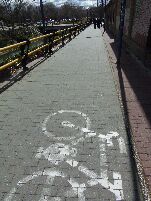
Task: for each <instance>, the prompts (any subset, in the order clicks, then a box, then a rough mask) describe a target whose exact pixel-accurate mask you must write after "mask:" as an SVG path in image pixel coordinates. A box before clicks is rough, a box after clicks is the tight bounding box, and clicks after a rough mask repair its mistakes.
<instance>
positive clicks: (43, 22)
mask: <svg viewBox="0 0 151 201" xmlns="http://www.w3.org/2000/svg"><path fill="white" fill-rule="evenodd" d="M40 11H41V20H42V32H43V34H44V33H45V16H44V6H43V2H42V0H40Z"/></svg>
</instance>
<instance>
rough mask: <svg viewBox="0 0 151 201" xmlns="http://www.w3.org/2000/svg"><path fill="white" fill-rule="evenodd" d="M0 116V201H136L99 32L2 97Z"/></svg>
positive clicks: (43, 65)
mask: <svg viewBox="0 0 151 201" xmlns="http://www.w3.org/2000/svg"><path fill="white" fill-rule="evenodd" d="M0 110H1V112H0V122H1V124H0V125H1V126H0V133H1V135H0V152H1V154H0V157H1V158H0V168H1V171H0V192H1V197H0V198H1V200H4V201H12V200H15V201H17V200H18V201H19V200H33V201H37V200H40V201H44V200H45V201H50V200H51V201H61V200H65V201H68V200H70V201H73V200H77V201H85V200H87V201H88V200H89V201H107V200H108V201H109V200H113V201H114V200H126V201H132V200H137V201H138V200H139V197H138V191H137V190H138V189H137V185H136V183H135V182H134V180H135V178H134V170H133V169H132V164H131V160H130V153H129V144H128V140H127V136H126V131H125V126H124V122H123V116H122V112H121V108H120V102H119V100H118V97H117V93H116V89H115V85H114V80H113V76H112V72H111V68H110V65H109V62H108V57H107V53H106V49H105V45H104V43H103V39H102V36H101V32H100V30H97V29H96V30H94V29H93V27H92V26H90V27H89V28H87V29H86V30H85V31H83V32H82V33H81V34H80V35H79V36H77V37H76V38H75V39H74V40H72V41H71V42H70V43H68V44H67V45H66V46H65V47H63V48H62V49H60V50H59V51H58V52H56V53H55V54H54V55H52V56H51V57H50V58H48V59H47V60H45V61H44V62H43V63H41V64H40V65H39V66H38V67H37V68H35V69H33V70H32V71H31V72H30V73H28V74H27V75H26V76H25V77H24V78H23V79H22V80H20V81H19V82H16V83H15V84H14V85H13V86H11V87H10V88H9V89H8V90H7V91H5V92H3V93H2V94H1V99H0Z"/></svg>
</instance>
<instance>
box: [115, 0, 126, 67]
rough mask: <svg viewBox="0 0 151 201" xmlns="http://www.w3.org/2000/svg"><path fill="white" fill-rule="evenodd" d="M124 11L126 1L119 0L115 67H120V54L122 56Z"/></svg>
mask: <svg viewBox="0 0 151 201" xmlns="http://www.w3.org/2000/svg"><path fill="white" fill-rule="evenodd" d="M125 9H126V0H121V9H120V25H119V41H118V57H117V66H118V67H120V61H121V54H122V42H123V29H124V20H125Z"/></svg>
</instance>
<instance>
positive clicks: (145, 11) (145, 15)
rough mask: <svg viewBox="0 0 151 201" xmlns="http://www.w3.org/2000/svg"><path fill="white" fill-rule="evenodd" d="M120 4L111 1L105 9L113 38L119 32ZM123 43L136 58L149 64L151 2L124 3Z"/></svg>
mask: <svg viewBox="0 0 151 201" xmlns="http://www.w3.org/2000/svg"><path fill="white" fill-rule="evenodd" d="M120 4H121V0H111V1H110V2H109V4H108V5H107V8H106V24H107V27H108V29H109V30H110V31H111V32H112V33H113V34H114V36H115V37H116V36H118V30H119V23H120ZM124 43H125V45H126V47H127V48H129V49H130V50H131V51H132V52H133V53H134V54H135V55H136V56H137V57H138V58H140V59H142V60H143V61H144V62H146V61H147V64H149V65H150V64H151V63H150V62H151V0H127V1H126V10H125V23H124ZM149 65H148V66H149ZM150 68H151V66H150Z"/></svg>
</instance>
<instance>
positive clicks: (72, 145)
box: [4, 110, 126, 201]
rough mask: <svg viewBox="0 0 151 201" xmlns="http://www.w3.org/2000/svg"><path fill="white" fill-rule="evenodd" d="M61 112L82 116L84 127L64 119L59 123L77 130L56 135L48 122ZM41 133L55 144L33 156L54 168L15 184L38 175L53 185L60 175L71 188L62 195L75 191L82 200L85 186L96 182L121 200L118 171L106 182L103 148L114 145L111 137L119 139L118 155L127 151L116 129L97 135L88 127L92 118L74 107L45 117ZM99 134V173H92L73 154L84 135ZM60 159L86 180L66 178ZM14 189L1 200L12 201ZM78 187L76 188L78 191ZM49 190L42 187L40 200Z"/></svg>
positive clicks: (104, 149)
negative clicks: (68, 134) (60, 166)
mask: <svg viewBox="0 0 151 201" xmlns="http://www.w3.org/2000/svg"><path fill="white" fill-rule="evenodd" d="M61 114H76V115H79V116H80V117H82V118H83V119H84V122H85V126H84V127H82V126H77V125H75V124H74V123H73V122H71V121H68V120H64V121H61V126H62V127H64V128H70V129H72V130H74V131H76V133H74V135H72V132H71V135H70V136H57V135H55V133H53V132H51V131H48V129H47V124H48V123H49V121H51V119H53V118H54V117H55V116H57V115H61ZM42 132H43V134H44V135H46V136H47V137H50V138H52V139H53V140H54V141H55V142H56V143H54V144H51V145H50V146H49V147H47V148H44V147H39V149H38V150H37V154H36V155H35V157H36V158H37V159H40V158H42V157H44V158H45V159H46V160H48V161H49V162H50V163H51V164H53V165H54V166H55V169H54V170H53V171H52V170H49V169H48V170H46V171H45V172H41V171H38V172H35V173H33V174H32V175H29V176H27V177H25V178H23V179H22V180H20V181H19V182H18V183H17V186H19V187H22V185H25V184H26V183H28V182H29V181H31V180H33V179H35V178H37V177H40V176H47V179H46V184H53V182H54V180H55V177H57V176H59V177H61V178H63V179H66V180H67V182H68V183H69V184H70V186H71V189H70V190H68V191H67V192H65V195H66V196H67V197H68V196H69V197H70V195H71V194H73V195H74V194H75V195H77V196H78V200H79V201H85V195H84V192H85V190H86V189H87V187H88V186H95V185H101V186H102V187H104V188H105V189H107V190H108V191H110V192H111V193H113V194H114V195H115V200H116V201H120V200H123V199H124V193H123V187H122V177H121V174H120V173H119V172H114V171H113V183H112V182H110V181H109V178H108V166H107V155H106V148H107V147H113V146H114V143H113V139H116V140H117V142H118V146H119V150H120V153H121V154H124V153H126V146H125V142H124V139H123V138H122V137H121V136H120V135H119V134H118V133H117V132H113V131H111V132H109V133H107V134H106V135H103V134H99V133H98V134H97V133H96V132H95V131H93V130H91V120H90V118H89V117H88V116H87V115H86V114H84V113H82V112H80V111H76V110H60V111H58V112H55V113H53V114H50V115H48V116H47V117H46V118H45V120H44V121H43V123H42ZM94 136H95V137H98V143H99V152H100V158H99V160H100V174H99V175H98V174H97V173H95V172H93V171H92V170H89V169H88V168H87V167H85V166H83V165H81V164H80V163H79V162H78V161H77V160H76V156H77V153H78V150H77V147H76V145H78V143H80V142H83V141H84V140H85V139H86V138H91V137H94ZM64 142H68V144H65V143H64ZM63 162H66V163H67V164H68V165H70V166H71V167H73V168H77V170H78V171H79V172H81V173H82V174H84V175H85V177H86V178H87V182H85V183H79V182H77V181H76V180H75V179H72V178H70V180H69V179H68V177H67V175H66V174H65V173H62V172H60V171H59V170H58V169H57V168H59V165H60V164H61V163H63ZM16 189H17V188H13V189H12V190H11V191H10V193H9V194H8V195H7V197H6V198H5V199H4V201H12V200H13V196H14V194H15V192H16ZM77 189H78V190H77ZM48 191H51V189H50V188H43V190H42V193H41V197H40V199H39V201H47V200H48V199H47V196H44V195H45V194H47V193H46V192H48ZM51 200H54V201H55V200H57V201H61V198H59V197H58V198H54V199H51Z"/></svg>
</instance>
